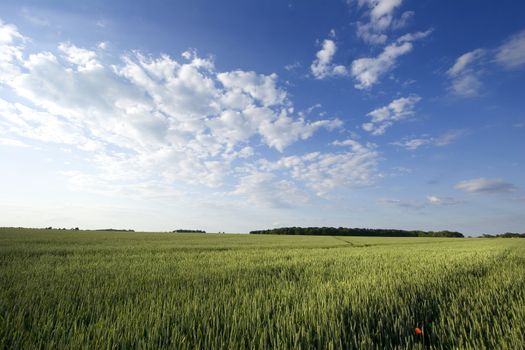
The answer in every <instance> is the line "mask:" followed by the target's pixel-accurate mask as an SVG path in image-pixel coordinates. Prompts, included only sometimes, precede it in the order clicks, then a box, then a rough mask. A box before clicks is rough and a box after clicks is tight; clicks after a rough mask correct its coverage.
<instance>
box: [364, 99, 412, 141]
mask: <svg viewBox="0 0 525 350" xmlns="http://www.w3.org/2000/svg"><path fill="white" fill-rule="evenodd" d="M420 100H421V98H420V97H419V96H417V95H412V96H408V97H401V98H398V99H395V100H393V101H392V102H390V103H389V104H388V105H387V106H384V107H381V108H377V109H375V110H373V111H371V112H370V113H368V114H367V116H369V117H371V120H370V122H367V123H364V124H362V128H363V129H364V130H365V131H368V132H369V133H371V134H372V135H383V134H384V133H385V131H386V129H388V128H389V127H390V126H392V125H393V124H394V123H395V122H398V121H400V120H403V119H406V118H409V117H411V116H413V115H414V114H415V111H414V108H415V105H416V103H417V102H419V101H420Z"/></svg>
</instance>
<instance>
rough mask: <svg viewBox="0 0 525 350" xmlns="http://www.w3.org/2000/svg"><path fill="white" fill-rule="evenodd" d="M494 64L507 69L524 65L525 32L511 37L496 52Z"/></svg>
mask: <svg viewBox="0 0 525 350" xmlns="http://www.w3.org/2000/svg"><path fill="white" fill-rule="evenodd" d="M496 62H498V63H499V64H501V65H502V66H503V67H505V68H507V69H515V68H518V67H521V66H524V65H525V30H522V31H521V32H519V33H516V34H514V35H512V36H511V37H510V38H509V39H507V40H506V41H505V43H504V44H503V45H501V46H500V47H499V48H498V49H497V50H496Z"/></svg>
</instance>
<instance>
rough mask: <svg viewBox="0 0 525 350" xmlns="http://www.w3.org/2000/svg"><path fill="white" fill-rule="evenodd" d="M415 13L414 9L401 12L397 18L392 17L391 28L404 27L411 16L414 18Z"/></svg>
mask: <svg viewBox="0 0 525 350" xmlns="http://www.w3.org/2000/svg"><path fill="white" fill-rule="evenodd" d="M415 14H416V13H415V12H414V11H405V12H403V14H402V15H401V17H399V19H394V21H393V22H392V28H393V29H401V28H404V27H406V26H407V25H408V23H409V22H410V21H411V20H412V18H414V15H415Z"/></svg>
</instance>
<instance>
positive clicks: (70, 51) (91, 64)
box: [58, 43, 102, 71]
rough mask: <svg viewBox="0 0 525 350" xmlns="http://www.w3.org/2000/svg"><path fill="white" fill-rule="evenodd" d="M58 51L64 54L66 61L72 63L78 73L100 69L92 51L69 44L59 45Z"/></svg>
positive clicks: (100, 66) (95, 55)
mask: <svg viewBox="0 0 525 350" xmlns="http://www.w3.org/2000/svg"><path fill="white" fill-rule="evenodd" d="M58 49H59V50H60V51H62V52H63V53H64V54H65V58H66V60H67V61H69V62H70V63H73V64H74V65H75V66H76V67H77V69H78V70H79V71H83V70H93V69H99V68H102V65H101V64H100V63H99V62H98V60H97V54H96V53H95V52H93V51H90V50H86V49H83V48H80V47H77V46H75V45H72V44H71V43H61V44H60V45H59V46H58Z"/></svg>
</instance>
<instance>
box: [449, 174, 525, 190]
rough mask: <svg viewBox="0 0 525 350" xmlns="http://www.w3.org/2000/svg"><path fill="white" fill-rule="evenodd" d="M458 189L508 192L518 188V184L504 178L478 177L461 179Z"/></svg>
mask: <svg viewBox="0 0 525 350" xmlns="http://www.w3.org/2000/svg"><path fill="white" fill-rule="evenodd" d="M455 188H456V189H458V190H462V191H465V192H470V193H507V192H512V191H514V190H516V186H514V185H513V184H511V183H508V182H505V181H504V180H502V179H488V178H483V177H481V178H478V179H472V180H465V181H461V182H459V183H458V184H456V186H455Z"/></svg>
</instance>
